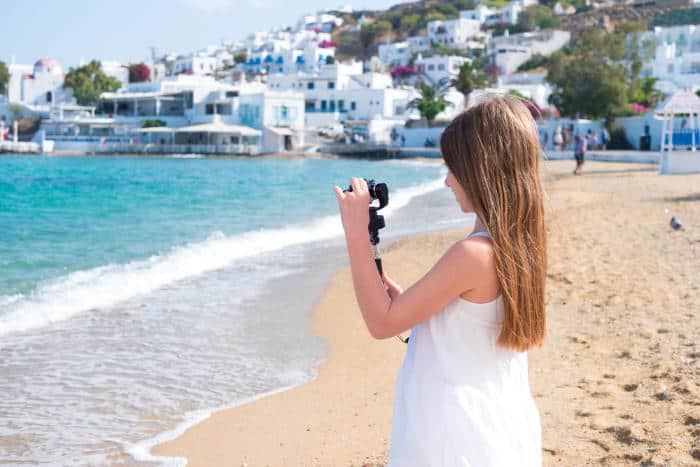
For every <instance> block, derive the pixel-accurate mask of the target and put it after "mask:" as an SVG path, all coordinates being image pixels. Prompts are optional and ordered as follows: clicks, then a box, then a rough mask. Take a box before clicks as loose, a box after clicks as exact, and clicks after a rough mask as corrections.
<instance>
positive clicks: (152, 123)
mask: <svg viewBox="0 0 700 467" xmlns="http://www.w3.org/2000/svg"><path fill="white" fill-rule="evenodd" d="M141 126H142V127H143V128H157V127H161V126H165V122H164V121H163V120H160V119H157V118H147V119H146V120H144V121H143V124H142V125H141Z"/></svg>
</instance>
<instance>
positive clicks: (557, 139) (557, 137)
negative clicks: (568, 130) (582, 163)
mask: <svg viewBox="0 0 700 467" xmlns="http://www.w3.org/2000/svg"><path fill="white" fill-rule="evenodd" d="M552 143H553V144H554V150H555V151H561V149H562V144H564V137H563V136H562V134H561V127H557V132H556V133H554V136H553V137H552Z"/></svg>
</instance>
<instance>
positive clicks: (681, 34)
mask: <svg viewBox="0 0 700 467" xmlns="http://www.w3.org/2000/svg"><path fill="white" fill-rule="evenodd" d="M640 40H641V42H642V45H644V44H645V43H646V42H649V43H651V46H652V48H653V56H652V59H651V60H650V61H648V62H645V63H644V68H643V69H642V76H654V77H656V78H658V79H659V81H658V82H657V83H656V89H658V90H659V91H662V92H664V93H666V94H672V93H675V92H677V91H680V90H683V89H685V88H690V89H693V90H695V89H700V25H697V24H695V25H692V24H690V25H685V26H671V27H658V26H657V27H655V28H654V30H653V31H646V32H644V33H642V35H641V37H640Z"/></svg>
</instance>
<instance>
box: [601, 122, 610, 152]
mask: <svg viewBox="0 0 700 467" xmlns="http://www.w3.org/2000/svg"><path fill="white" fill-rule="evenodd" d="M609 142H610V133H608V129H607V128H605V127H603V129H602V130H601V131H600V144H601V149H602V150H603V151H605V150H606V149H607V148H608V143H609Z"/></svg>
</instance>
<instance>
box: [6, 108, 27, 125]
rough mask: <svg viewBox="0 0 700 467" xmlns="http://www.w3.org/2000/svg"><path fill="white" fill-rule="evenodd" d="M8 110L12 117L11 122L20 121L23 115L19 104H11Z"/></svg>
mask: <svg viewBox="0 0 700 467" xmlns="http://www.w3.org/2000/svg"><path fill="white" fill-rule="evenodd" d="M8 110H9V111H10V115H12V121H13V122H15V121H19V120H22V115H23V114H24V107H22V106H21V105H19V104H12V105H11V106H10V107H9V108H8Z"/></svg>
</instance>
